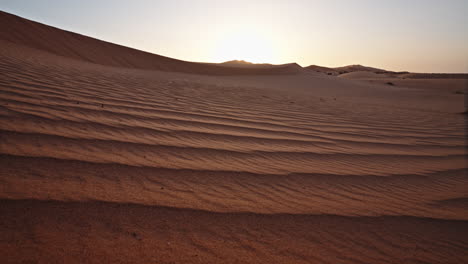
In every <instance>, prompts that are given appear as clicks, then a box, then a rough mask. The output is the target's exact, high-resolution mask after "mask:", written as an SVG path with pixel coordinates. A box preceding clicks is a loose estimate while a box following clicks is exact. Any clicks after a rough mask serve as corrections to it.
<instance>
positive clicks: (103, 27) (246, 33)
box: [0, 0, 468, 72]
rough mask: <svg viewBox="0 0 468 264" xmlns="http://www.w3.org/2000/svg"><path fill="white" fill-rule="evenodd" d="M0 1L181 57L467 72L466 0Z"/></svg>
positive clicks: (49, 20) (19, 11)
mask: <svg viewBox="0 0 468 264" xmlns="http://www.w3.org/2000/svg"><path fill="white" fill-rule="evenodd" d="M0 9H1V10H3V11H6V12H10V13H13V14H16V15H19V16H22V17H25V18H28V19H31V20H36V21H39V22H42V23H45V24H49V25H52V26H55V27H59V28H62V29H66V30H70V31H74V32H77V33H81V34H84V35H88V36H92V37H95V38H99V39H102V40H106V41H110V42H114V43H118V44H121V45H125V46H130V47H134V48H138V49H142V50H145V51H149V52H153V53H157V54H160V55H164V56H168V57H173V58H177V59H182V60H189V61H204V62H222V61H227V60H233V59H243V60H248V61H253V62H269V63H275V64H279V63H289V62H297V63H299V64H301V65H302V66H308V65H310V64H317V65H322V66H343V65H348V64H363V65H368V66H374V67H380V68H385V69H389V70H408V71H415V72H468V0H460V1H456V0H452V1H442V0H439V1H436V0H425V1H423V0H413V1H411V0H404V1H395V0H393V1H390V0H388V1H378V0H355V1H351V0H343V1H313V0H302V1H301V0H297V1H294V0H284V1H279V0H278V1H273V0H271V1H258V0H246V1H244V0H229V1H222V0H217V1H216V0H199V1H198V0H167V1H162V0H161V1H157V0H153V1H150V0H148V1H144V0H133V1H131V0H125V1H124V0H76V1H67V0H42V1H33V0H0Z"/></svg>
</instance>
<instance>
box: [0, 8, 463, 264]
mask: <svg viewBox="0 0 468 264" xmlns="http://www.w3.org/2000/svg"><path fill="white" fill-rule="evenodd" d="M5 17H6V18H5ZM1 19H2V20H3V21H5V19H7V20H8V19H9V15H6V14H2V16H1ZM14 21H16V20H14ZM23 22H24V21H22V22H21V23H23ZM24 23H26V22H24ZM4 28H5V27H3V26H2V30H3V31H2V34H1V38H2V40H1V41H0V47H1V48H0V129H1V130H0V136H1V140H0V153H1V154H0V167H1V168H2V169H1V170H0V181H1V185H0V186H1V189H0V196H1V197H0V198H1V200H0V204H1V206H0V232H1V240H0V243H1V247H0V259H1V260H2V263H25V262H32V263H35V262H38V263H59V262H60V263H62V262H63V263H108V262H124V263H466V262H468V258H467V254H466V252H467V251H468V222H467V221H468V192H467V184H468V177H467V175H466V172H467V164H466V154H465V141H464V139H465V135H464V124H465V116H464V115H461V114H456V113H453V112H450V111H446V109H444V108H431V107H429V106H427V105H428V104H420V105H422V106H421V107H418V108H413V107H411V105H408V106H407V107H404V106H401V107H398V108H396V107H394V106H392V105H391V104H389V105H380V104H378V105H376V104H375V103H373V101H369V102H368V103H363V101H362V100H361V101H359V103H355V102H354V99H353V98H354V97H349V98H345V97H344V98H338V99H337V98H322V97H321V95H320V94H317V93H316V92H314V91H317V90H316V88H315V87H314V85H315V83H313V82H312V83H310V87H311V88H310V90H308V91H302V90H301V92H298V93H294V92H292V91H293V90H294V87H291V88H290V90H285V91H281V90H279V89H267V88H265V87H256V86H255V85H250V86H249V87H243V86H233V85H230V84H231V83H232V82H229V81H228V80H231V79H223V78H221V77H219V78H218V77H216V78H214V77H205V76H198V77H196V78H193V76H192V75H184V74H166V73H164V72H161V71H154V70H141V69H135V68H138V67H134V68H132V69H130V68H124V67H122V66H127V65H126V64H122V65H114V64H112V63H111V64H110V66H109V65H107V66H105V65H102V64H106V63H98V64H97V63H92V62H95V61H92V59H83V58H82V57H81V55H80V56H79V57H73V56H71V57H70V56H65V55H64V54H58V53H57V52H51V51H50V50H47V49H44V48H43V46H40V45H45V44H44V43H49V42H47V41H46V40H43V41H42V42H40V43H42V44H38V43H39V40H37V41H38V43H36V42H29V41H27V42H24V43H19V42H18V41H19V40H14V39H13V37H11V35H13V34H14V33H13V32H11V31H9V30H8V29H7V30H5V29H4ZM47 29H49V28H47ZM54 30H55V31H58V30H57V29H54ZM55 31H54V32H52V33H53V34H62V33H61V32H55ZM35 32H36V33H37V31H31V32H26V31H25V32H22V33H21V34H19V35H17V36H16V37H15V38H16V39H20V38H23V39H27V38H30V39H35V37H37V36H28V34H32V33H35ZM52 33H51V34H52ZM65 33H67V32H65ZM67 34H68V33H67ZM83 38H85V37H83ZM55 40H56V41H60V40H62V37H57V38H56V39H55ZM77 41H78V40H77ZM94 41H95V40H94ZM65 42H66V41H65ZM68 43H71V42H68ZM80 43H81V42H80ZM85 43H88V42H85ZM89 43H91V42H89ZM98 43H100V42H98ZM20 44H25V45H20ZM62 44H63V43H62ZM50 45H57V46H61V44H60V43H56V44H54V43H50ZM73 45H75V44H73ZM83 45H87V44H83ZM89 45H91V44H89ZM106 45H111V44H106ZM112 47H114V46H112ZM114 48H115V49H124V48H123V47H118V46H115V47H114ZM120 51H122V52H120ZM126 51H129V52H130V53H131V52H133V50H129V49H126ZM109 52H111V51H109ZM112 52H113V51H112ZM115 56H116V57H115V58H119V57H120V56H122V57H123V58H125V57H126V56H129V57H131V55H128V54H127V53H125V52H124V51H123V50H119V55H118V56H117V55H115ZM148 56H150V57H151V56H157V55H148ZM103 58H104V59H109V60H112V58H107V56H103ZM152 58H155V57H151V58H148V62H151V61H152V60H153V59H152ZM157 58H159V56H157ZM158 63H159V62H158ZM100 64H101V65H100ZM111 66H119V67H111ZM200 67H201V66H200ZM246 70H249V69H246ZM255 78H256V77H252V78H251V79H250V84H254V83H255V82H254V81H255ZM259 78H260V77H259ZM262 78H264V77H262ZM262 78H260V79H259V80H261V82H262V83H264V79H262ZM275 78H277V77H275ZM291 78H292V77H291ZM298 78H299V77H298ZM307 78H309V77H307ZM330 82H331V81H330ZM317 83H320V82H317ZM338 84H339V85H342V86H343V89H348V88H349V89H352V88H353V87H354V86H353V85H355V84H350V85H349V86H346V80H337V85H338ZM384 88H385V89H394V88H392V87H388V88H387V87H384ZM384 88H382V87H377V88H376V89H377V90H378V89H384ZM317 89H318V88H317ZM349 89H348V91H347V93H350V91H349ZM408 89H409V88H408ZM408 89H395V90H391V91H392V94H393V96H394V97H395V98H397V97H398V96H401V98H416V97H415V92H411V96H412V97H408V96H407V93H409V92H408V91H407V90H408ZM360 91H361V90H360ZM362 91H364V90H362ZM432 92H433V93H435V92H440V91H439V90H436V91H432ZM418 93H421V95H424V93H425V91H418ZM369 96H374V94H371V95H369ZM375 96H376V95H375ZM424 98H425V97H424V96H421V98H420V100H425V99H424ZM441 98H443V99H444V100H445V99H447V98H449V99H450V100H454V101H453V102H444V101H442V102H440V104H439V105H443V104H447V105H453V104H459V103H460V100H461V101H462V100H463V99H462V97H460V96H456V95H449V96H448V97H441ZM431 100H434V99H431Z"/></svg>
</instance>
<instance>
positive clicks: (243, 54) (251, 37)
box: [213, 29, 275, 63]
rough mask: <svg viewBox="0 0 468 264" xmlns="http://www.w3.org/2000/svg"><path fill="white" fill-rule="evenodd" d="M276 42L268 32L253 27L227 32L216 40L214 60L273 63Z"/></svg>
mask: <svg viewBox="0 0 468 264" xmlns="http://www.w3.org/2000/svg"><path fill="white" fill-rule="evenodd" d="M273 45H274V42H273V41H272V39H271V38H269V37H268V36H267V35H266V34H262V32H260V31H255V30H252V29H243V30H235V31H231V32H227V33H225V34H224V35H223V37H222V38H220V39H219V40H218V41H217V42H216V46H215V47H214V54H213V61H214V62H225V61H230V60H245V61H248V62H253V63H272V62H273V61H274V59H275V56H274V55H275V54H274V50H273Z"/></svg>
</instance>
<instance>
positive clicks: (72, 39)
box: [0, 11, 301, 75]
mask: <svg viewBox="0 0 468 264" xmlns="http://www.w3.org/2000/svg"><path fill="white" fill-rule="evenodd" d="M0 24H1V25H2V27H1V28H0V35H1V37H2V39H3V40H6V41H9V42H12V43H15V44H20V45H26V46H30V47H34V48H37V49H40V50H44V51H47V52H50V53H53V54H56V55H60V56H64V57H68V58H73V59H79V60H83V61H87V62H92V63H97V64H101V65H108V66H116V67H126V68H137V69H151V70H161V71H170V72H186V73H196V74H211V75H232V74H245V75H249V74H291V73H297V72H299V71H300V70H301V69H299V68H297V67H294V65H284V66H278V67H275V68H269V67H266V68H256V69H255V70H253V69H250V70H247V69H244V68H241V67H239V68H236V67H233V68H226V67H222V66H218V65H210V64H200V63H194V62H187V61H181V60H176V59H172V58H168V57H164V56H160V55H156V54H151V53H148V52H143V51H140V50H135V49H131V48H127V47H124V46H119V45H116V44H112V43H109V42H105V41H101V40H97V39H94V38H90V37H87V36H83V35H79V34H76V33H72V32H68V31H64V30H59V29H57V28H54V27H50V26H47V25H43V24H40V23H37V22H34V21H30V20H27V19H23V18H20V17H17V16H14V15H11V14H8V13H5V12H2V11H0Z"/></svg>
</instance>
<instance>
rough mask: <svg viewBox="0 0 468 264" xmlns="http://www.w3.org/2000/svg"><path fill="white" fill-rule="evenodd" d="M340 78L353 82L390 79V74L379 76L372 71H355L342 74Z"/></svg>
mask: <svg viewBox="0 0 468 264" xmlns="http://www.w3.org/2000/svg"><path fill="white" fill-rule="evenodd" d="M339 77H340V78H345V79H353V80H360V79H381V78H382V79H383V78H390V76H389V75H388V74H379V73H375V72H372V71H354V72H349V73H343V74H340V75H339Z"/></svg>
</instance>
